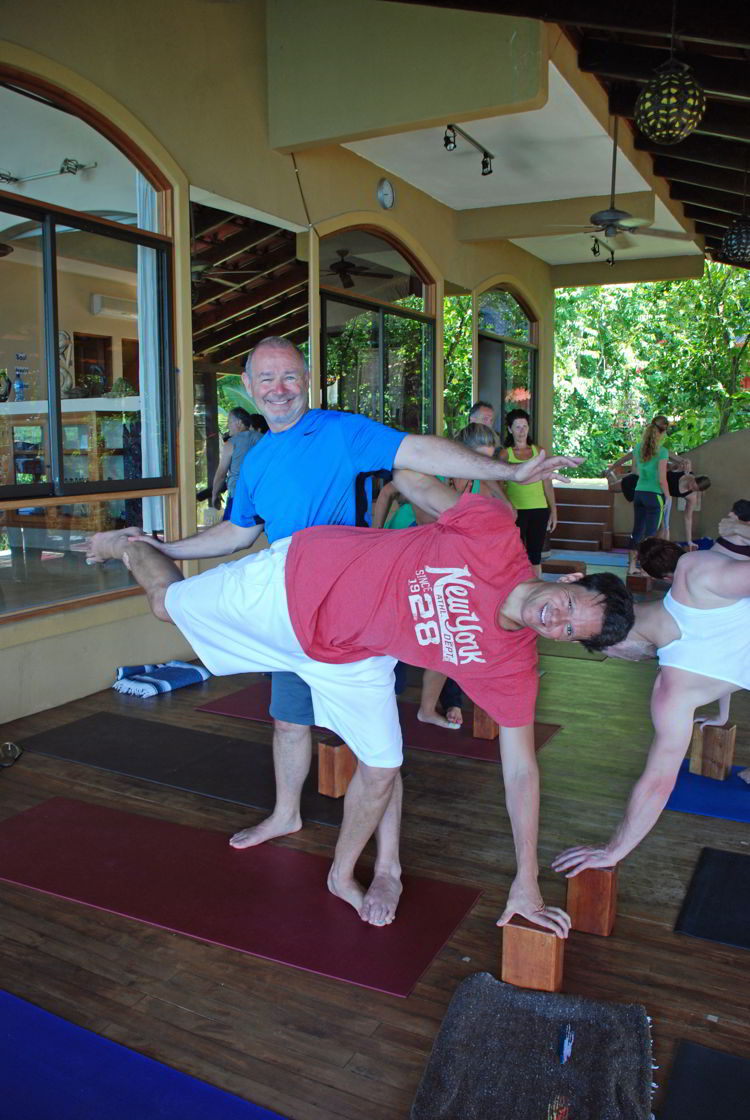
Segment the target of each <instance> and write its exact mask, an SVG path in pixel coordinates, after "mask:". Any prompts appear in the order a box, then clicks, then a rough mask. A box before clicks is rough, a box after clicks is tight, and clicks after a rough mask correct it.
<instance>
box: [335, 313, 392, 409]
mask: <svg viewBox="0 0 750 1120" xmlns="http://www.w3.org/2000/svg"><path fill="white" fill-rule="evenodd" d="M325 308H326V312H325V316H326V318H325V322H326V337H325V359H326V365H325V369H326V377H325V385H324V393H325V403H326V405H327V407H328V408H339V409H341V410H342V411H346V412H358V413H361V414H362V415H363V416H370V417H371V418H372V419H373V420H380V417H381V400H380V326H379V315H378V312H376V311H363V310H361V309H360V308H358V307H347V306H346V304H342V303H339V302H338V301H336V300H326V303H325Z"/></svg>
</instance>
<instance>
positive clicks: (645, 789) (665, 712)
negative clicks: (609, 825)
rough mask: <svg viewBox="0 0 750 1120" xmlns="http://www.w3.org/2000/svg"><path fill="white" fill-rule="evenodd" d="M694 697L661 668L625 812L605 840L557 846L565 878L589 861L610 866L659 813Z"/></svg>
mask: <svg viewBox="0 0 750 1120" xmlns="http://www.w3.org/2000/svg"><path fill="white" fill-rule="evenodd" d="M694 714H695V703H694V701H693V699H692V697H691V696H690V694H689V693H688V692H687V691H686V690H683V688H682V687H681V686H680V684H679V682H675V681H674V680H672V679H670V675H669V672H668V670H662V672H661V673H660V674H659V676H658V677H657V679H656V683H655V685H654V690H653V693H652V696H651V718H652V720H653V724H654V731H655V735H654V740H653V742H652V744H651V749H650V751H649V754H648V759H647V761H646V767H645V769H644V771H643V773H642V774H641V776H640V778H639V779H638V781H637V782H636V783H635V785H634V786H633V789H632V792H631V794H630V798H629V800H628V804H627V808H626V809H625V816H624V817H623V819H622V821H621V823H620V825H619V826H618V828H617V829H616V830H615V832H614V834H613V836H612V837H611V839H610V841H609V843H607V844H605V845H604V846H603V847H588V846H585V845H583V846H581V847H577V848H568V849H567V850H566V851H564V852H560V854H559V855H558V856H556V857H555V859H554V860H553V861H552V867H553V868H554V870H555V871H564V872H565V873H566V875H567V876H568V878H570V877H571V876H572V875H577V874H578V873H579V871H585V870H586V868H589V867H614V866H615V864H616V863H619V862H620V860H621V859H624V858H625V856H626V855H628V854H629V853H630V852H632V851H633V849H634V848H636V847H637V846H638V845H639V844H640V842H641V840H643V838H644V837H645V836H647V835H648V833H649V832H650V831H651V829H652V828H653V827H654V825H655V824H656V822H657V821H658V819H659V817H660V816H661V814H662V811H663V809H664V806H665V805H666V803H667V801H668V800H669V795H670V793H671V792H672V790H673V789H674V784H675V782H676V781H677V774H678V773H679V769H680V764H681V762H682V760H683V758H684V757H685V753H686V751H687V749H688V747H689V745H690V738H691V735H692V732H693V716H694Z"/></svg>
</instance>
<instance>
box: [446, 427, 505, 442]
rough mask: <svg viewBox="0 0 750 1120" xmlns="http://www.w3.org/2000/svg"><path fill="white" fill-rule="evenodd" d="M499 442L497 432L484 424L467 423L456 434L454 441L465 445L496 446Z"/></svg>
mask: <svg viewBox="0 0 750 1120" xmlns="http://www.w3.org/2000/svg"><path fill="white" fill-rule="evenodd" d="M499 442H500V440H499V438H498V435H497V432H495V430H494V429H493V428H488V427H487V425H486V424H476V423H474V424H467V425H466V427H465V428H462V429H461V431H460V432H459V433H458V435H457V436H456V443H463V444H465V445H466V447H497V445H498V443H499Z"/></svg>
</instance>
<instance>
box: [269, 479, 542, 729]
mask: <svg viewBox="0 0 750 1120" xmlns="http://www.w3.org/2000/svg"><path fill="white" fill-rule="evenodd" d="M533 576H534V573H533V570H532V568H531V565H530V564H529V561H528V559H527V556H526V552H525V550H524V548H523V545H522V544H521V539H520V537H519V534H518V529H517V528H516V524H515V520H514V512H513V511H512V510H511V509H510V508H509V507H508V506H506V505H505V503H504V502H499V501H497V500H496V499H492V498H482V497H479V496H478V495H471V494H467V495H465V496H464V497H462V498H461V499H460V501H458V502H457V503H456V505H455V506H453V507H452V508H451V509H450V510H448V511H447V512H446V513H444V514H442V516H441V517H440V518H439V519H438V520H437V521H436V522H435V523H434V524H432V525H422V526H418V527H416V528H413V529H397V530H382V529H353V528H350V527H348V526H344V525H320V526H316V527H314V528H311V529H303V530H302V531H301V532H299V533H295V534H294V537H293V538H292V543H291V545H290V548H289V554H288V556H287V562H286V592H287V599H288V603H289V616H290V618H291V621H292V625H293V626H294V630H295V633H296V635H297V638H298V639H299V642H300V645H301V646H302V648H303V649H304V650H305V653H307V654H308V656H309V657H312V658H313V659H314V660H316V661H325V662H332V663H334V664H340V663H342V662H348V661H359V660H360V659H362V658H364V657H371V656H373V655H376V654H391V655H392V656H393V657H397V658H398V659H399V660H400V661H405V662H406V663H407V664H409V665H421V666H422V667H424V668H426V669H436V670H437V671H438V672H440V673H445V674H447V675H448V676H449V677H452V678H453V679H454V680H456V681H458V683H459V684H460V685H461V687H462V688H463V690H464V692H466V693H468V695H469V696H470V697H471V698H472V700H475V701H476V702H477V703H478V704H479V705H480V706H481V707H482V708H484V709H485V711H487V712H489V713H490V715H491V716H492V717H493V718H494V719H495V720H496V721H497V722H498V723H499V724H500V726H501V727H523V726H525V725H526V724H529V723H532V722H533V720H534V705H535V702H536V693H537V684H538V676H537V670H536V665H537V653H536V634H535V633H534V631H533V630H530V629H529V628H528V627H524V628H523V629H521V630H502V629H501V628H500V626H499V624H498V622H497V613H498V608H499V607H500V606H501V605H502V604H503V603H504V602H505V600H506V599H507V597H508V595H509V594H510V592H511V590H512V589H513V588H514V587H515V586H516V585H517V584H519V583H523V582H524V581H526V580H529V579H533Z"/></svg>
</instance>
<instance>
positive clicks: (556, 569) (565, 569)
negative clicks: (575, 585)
mask: <svg viewBox="0 0 750 1120" xmlns="http://www.w3.org/2000/svg"><path fill="white" fill-rule="evenodd" d="M542 571H543V572H546V573H547V575H555V576H568V575H570V574H571V573H572V572H581V573H582V574H583V575H586V561H585V560H560V559H558V560H542Z"/></svg>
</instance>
